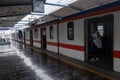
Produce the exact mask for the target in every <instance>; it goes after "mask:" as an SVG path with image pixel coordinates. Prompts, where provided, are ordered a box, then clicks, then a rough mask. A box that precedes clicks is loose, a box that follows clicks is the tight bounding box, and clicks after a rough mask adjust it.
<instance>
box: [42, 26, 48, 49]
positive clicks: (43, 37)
mask: <svg viewBox="0 0 120 80" xmlns="http://www.w3.org/2000/svg"><path fill="white" fill-rule="evenodd" d="M46 47H47V43H46V28H42V29H41V48H42V49H46Z"/></svg>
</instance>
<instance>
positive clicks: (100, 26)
mask: <svg viewBox="0 0 120 80" xmlns="http://www.w3.org/2000/svg"><path fill="white" fill-rule="evenodd" d="M113 25H114V17H113V15H106V16H101V17H96V18H91V19H86V20H85V53H86V56H85V60H86V62H89V63H91V64H95V65H97V66H100V67H104V68H107V69H110V70H113Z"/></svg>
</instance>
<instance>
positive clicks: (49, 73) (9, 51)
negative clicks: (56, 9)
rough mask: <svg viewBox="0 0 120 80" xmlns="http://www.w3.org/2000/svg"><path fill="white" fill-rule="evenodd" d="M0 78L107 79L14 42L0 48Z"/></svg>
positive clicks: (39, 79) (11, 79)
mask: <svg viewBox="0 0 120 80" xmlns="http://www.w3.org/2000/svg"><path fill="white" fill-rule="evenodd" d="M0 63H1V64H0V80H107V79H104V78H102V77H100V76H98V75H96V74H93V73H90V72H88V71H84V70H81V69H78V70H73V69H72V68H71V67H69V65H67V66H66V65H64V64H62V63H61V62H60V61H59V60H55V59H53V58H51V57H49V56H47V55H46V54H40V53H38V52H36V51H34V50H30V49H29V48H26V47H24V45H22V44H19V43H17V42H16V43H15V42H14V47H12V48H7V46H3V47H2V48H1V49H0Z"/></svg>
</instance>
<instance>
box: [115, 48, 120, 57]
mask: <svg viewBox="0 0 120 80" xmlns="http://www.w3.org/2000/svg"><path fill="white" fill-rule="evenodd" d="M114 58H120V51H117V50H114Z"/></svg>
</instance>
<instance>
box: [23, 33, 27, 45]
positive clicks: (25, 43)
mask: <svg viewBox="0 0 120 80" xmlns="http://www.w3.org/2000/svg"><path fill="white" fill-rule="evenodd" d="M23 35H24V44H26V36H25V31H23Z"/></svg>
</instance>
